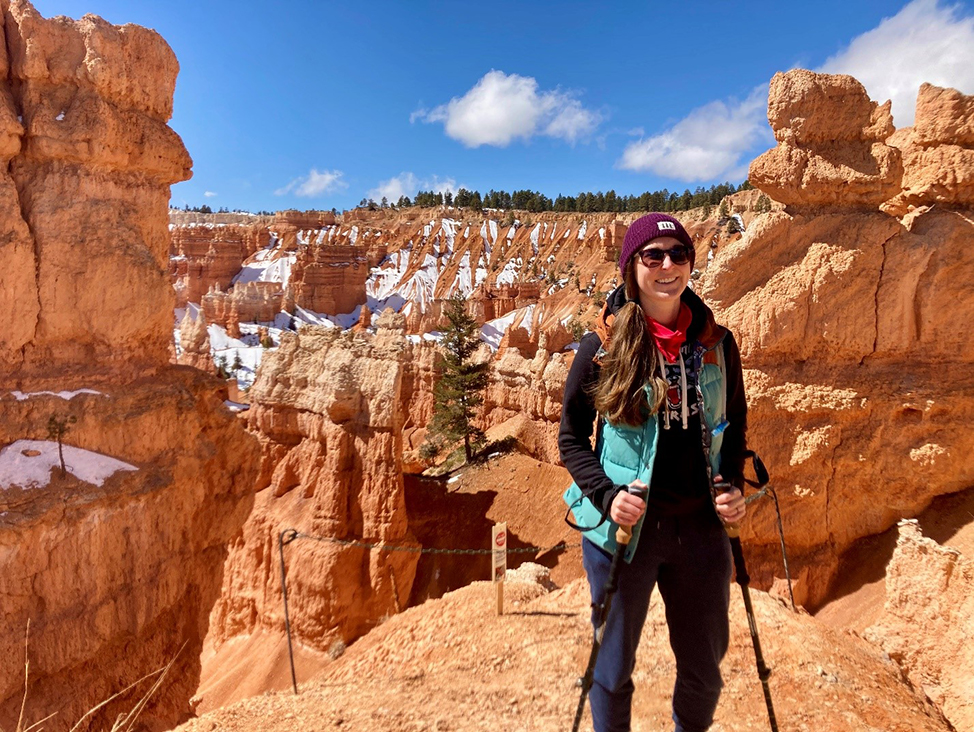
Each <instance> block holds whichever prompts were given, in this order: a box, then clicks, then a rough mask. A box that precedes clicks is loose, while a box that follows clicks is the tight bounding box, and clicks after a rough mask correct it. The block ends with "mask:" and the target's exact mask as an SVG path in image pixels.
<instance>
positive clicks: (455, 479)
mask: <svg viewBox="0 0 974 732" xmlns="http://www.w3.org/2000/svg"><path fill="white" fill-rule="evenodd" d="M458 480H460V476H459V475H454V476H453V477H452V478H450V479H449V480H448V481H447V483H456V482H457V481H458Z"/></svg>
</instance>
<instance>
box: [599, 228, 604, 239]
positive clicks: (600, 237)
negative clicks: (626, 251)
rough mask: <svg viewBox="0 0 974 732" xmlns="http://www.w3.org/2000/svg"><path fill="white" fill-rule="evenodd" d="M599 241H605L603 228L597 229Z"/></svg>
mask: <svg viewBox="0 0 974 732" xmlns="http://www.w3.org/2000/svg"><path fill="white" fill-rule="evenodd" d="M599 239H602V240H603V241H605V227H604V226H600V227H599Z"/></svg>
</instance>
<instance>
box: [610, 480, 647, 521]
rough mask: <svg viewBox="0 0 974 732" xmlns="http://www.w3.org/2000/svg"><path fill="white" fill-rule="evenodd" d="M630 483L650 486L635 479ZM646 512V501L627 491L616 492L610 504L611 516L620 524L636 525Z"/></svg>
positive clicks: (633, 485) (640, 486)
mask: <svg viewBox="0 0 974 732" xmlns="http://www.w3.org/2000/svg"><path fill="white" fill-rule="evenodd" d="M629 485H630V486H632V487H634V488H649V486H647V485H646V484H645V483H643V482H642V481H641V480H634V481H633V482H632V483H630V484H629ZM644 513H646V501H644V500H643V499H642V498H639V497H638V496H634V495H633V494H632V493H629V492H627V491H619V492H618V493H616V495H615V498H613V499H612V504H611V505H610V506H609V518H611V519H612V520H613V521H614V522H615V523H617V524H619V526H634V525H635V524H636V522H637V521H639V519H640V517H641V516H642V515H643V514H644Z"/></svg>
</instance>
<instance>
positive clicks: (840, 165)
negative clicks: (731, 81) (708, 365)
mask: <svg viewBox="0 0 974 732" xmlns="http://www.w3.org/2000/svg"><path fill="white" fill-rule="evenodd" d="M926 104H927V101H926V100H925V98H924V96H923V95H921V101H920V106H924V105H926ZM972 104H974V100H972V99H971V98H969V97H968V98H965V99H964V100H963V104H961V103H960V102H958V104H956V105H953V106H947V107H943V108H942V109H941V112H940V115H941V117H943V116H946V117H949V118H950V119H951V120H954V121H950V120H945V119H941V118H940V117H938V116H937V115H935V114H934V113H933V112H932V111H929V110H928V111H926V112H925V113H924V115H923V116H922V117H919V118H918V120H919V122H920V124H922V125H924V128H925V129H926V128H935V129H938V130H956V129H959V128H960V126H959V125H958V124H957V123H956V118H958V117H961V118H964V117H965V115H970V109H972V108H974V107H972ZM768 108H769V119H770V121H771V123H772V126H773V127H774V128H775V135H776V137H777V139H778V140H779V146H778V147H777V148H775V150H772V151H770V152H768V153H766V154H765V155H763V156H761V157H759V158H758V159H757V160H755V161H754V163H753V164H752V167H751V176H750V180H751V181H752V182H753V183H754V185H756V186H758V187H759V188H762V189H765V190H767V191H768V193H769V194H772V195H774V197H775V198H776V199H777V200H778V201H781V202H783V203H784V204H785V205H786V210H785V211H784V212H775V213H771V214H768V215H766V216H763V217H761V218H760V219H759V220H758V221H757V222H756V223H755V224H754V225H753V226H752V227H749V229H748V231H747V233H746V234H745V236H744V237H743V239H742V240H741V241H739V242H736V243H733V244H731V245H730V246H728V247H726V248H725V249H723V250H722V251H721V253H720V254H719V255H718V257H717V259H716V260H715V261H714V266H713V267H712V268H711V269H710V270H709V271H708V272H707V273H706V275H705V276H704V278H703V281H702V285H703V286H702V292H703V295H704V297H705V298H706V299H708V300H709V302H711V303H712V304H713V305H714V306H715V309H716V311H717V314H718V319H722V320H724V321H725V322H727V324H728V325H729V326H730V327H731V328H732V329H733V330H734V332H735V334H736V335H737V338H738V342H739V343H740V345H741V352H742V355H743V360H744V365H745V367H746V381H747V387H748V397H749V405H750V412H749V417H748V423H749V442H750V443H751V445H752V446H754V447H755V448H756V449H758V450H759V452H760V453H761V454H762V456H763V457H764V458H765V460H766V462H768V464H769V465H770V466H771V467H772V470H773V473H774V481H775V485H776V486H777V487H778V491H779V494H780V495H781V497H782V510H783V513H784V525H785V527H786V532H787V537H786V538H787V539H788V546H789V552H790V554H791V557H790V558H791V559H792V562H793V563H794V565H797V567H798V569H797V573H798V575H799V577H800V580H799V583H798V587H797V593H796V594H797V595H798V596H799V597H800V600H799V601H800V602H805V603H808V604H810V605H815V604H816V603H818V602H820V601H821V600H822V598H823V597H824V596H825V594H826V593H827V591H828V587H829V581H830V579H831V577H832V575H833V573H834V572H835V569H836V558H837V557H838V556H839V555H840V554H841V553H842V552H843V551H844V550H846V549H847V548H848V547H850V546H851V545H852V543H853V541H855V540H856V539H858V538H860V537H863V536H867V535H871V534H876V533H878V532H880V531H882V530H884V529H886V528H888V527H889V526H891V525H892V524H893V523H895V522H896V520H897V519H898V518H900V517H902V516H914V515H916V514H917V513H918V512H919V511H920V510H922V509H923V508H924V507H926V505H927V504H928V503H929V502H930V500H931V499H932V498H933V497H935V496H937V495H941V494H944V493H950V492H954V491H957V490H960V489H962V488H965V487H968V486H970V485H972V484H974V466H972V463H971V461H970V460H968V459H967V456H968V455H969V454H970V453H971V450H972V449H974V437H972V433H971V431H970V429H969V425H970V421H971V417H972V416H974V399H972V395H974V369H972V361H974V347H972V345H971V342H970V339H968V338H967V337H966V333H965V328H964V327H963V324H964V323H966V322H968V321H969V320H970V318H971V317H972V316H974V299H972V298H971V297H970V296H969V294H967V293H966V292H965V284H964V283H967V282H970V281H971V279H972V277H974V211H972V210H971V209H970V208H969V204H968V202H967V199H966V197H965V196H966V194H964V192H963V191H964V188H963V187H962V186H959V185H958V186H955V187H954V188H949V187H945V186H940V187H938V188H937V190H938V191H939V193H938V195H939V196H940V197H941V198H940V199H939V200H940V203H941V204H944V205H938V206H937V207H936V208H933V209H926V208H917V209H914V210H913V211H911V212H910V213H909V214H907V215H906V216H904V218H903V219H897V218H895V217H893V216H890V215H888V214H887V213H884V212H883V211H881V210H879V209H880V207H881V206H884V207H885V205H886V202H887V201H889V200H890V199H893V198H896V197H898V196H899V195H900V191H901V190H902V184H901V181H902V180H919V179H921V178H922V177H923V173H922V171H920V170H918V169H917V167H916V166H917V162H916V160H917V159H916V158H914V157H911V156H910V155H908V154H906V153H904V156H903V157H904V159H905V161H906V162H905V166H904V165H901V163H900V151H899V149H897V148H892V147H891V146H890V145H887V144H886V143H885V142H884V141H883V137H884V136H888V135H890V134H891V133H892V127H891V123H890V121H889V119H888V109H887V107H886V106H885V105H884V106H878V105H876V104H875V103H874V102H871V101H870V100H869V99H868V97H867V96H866V94H865V91H864V90H863V89H862V87H861V85H859V84H858V82H856V81H855V80H854V79H852V78H851V77H843V76H830V75H823V74H813V73H812V72H808V71H800V70H799V71H791V72H788V73H787V74H779V75H776V76H775V78H774V80H773V81H772V84H771V96H770V100H769V107H768ZM932 119H938V120H939V122H936V123H934V122H933V121H932ZM938 134H940V135H941V136H943V135H945V134H946V132H940V133H938ZM938 139H939V138H938ZM937 175H938V180H941V181H947V180H960V179H962V178H963V176H964V175H966V173H964V172H963V171H960V170H954V171H943V170H938V171H937ZM843 181H845V182H848V183H849V184H848V185H846V184H845V183H844V182H843ZM911 185H912V186H913V187H914V188H916V187H917V186H920V184H918V183H914V184H911ZM920 187H921V188H922V186H920ZM912 189H913V188H911V190H912ZM911 195H912V194H911ZM948 202H950V203H951V207H949V208H948V207H947V206H946V205H945V204H947V203H948ZM745 539H746V540H747V541H748V542H749V545H751V546H752V547H754V551H755V552H757V553H759V554H761V555H762V560H761V562H760V563H761V565H762V567H763V568H764V569H763V571H759V572H758V573H757V574H758V578H759V581H760V582H762V583H767V582H770V576H769V571H770V568H771V567H773V566H774V564H773V562H774V560H773V556H774V554H775V552H776V548H775V543H776V538H775V527H774V523H773V513H772V511H771V510H770V506H767V505H766V506H762V505H760V504H755V505H754V506H753V509H752V516H751V517H750V518H749V519H748V522H747V524H746V533H745ZM762 545H763V550H762V548H761V546H762ZM794 565H793V572H794V571H795V567H794ZM775 572H776V573H777V575H778V576H782V572H781V570H780V569H779V570H775Z"/></svg>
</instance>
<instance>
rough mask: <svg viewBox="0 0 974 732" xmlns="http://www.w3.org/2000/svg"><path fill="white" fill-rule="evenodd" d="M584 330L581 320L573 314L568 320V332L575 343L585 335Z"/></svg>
mask: <svg viewBox="0 0 974 732" xmlns="http://www.w3.org/2000/svg"><path fill="white" fill-rule="evenodd" d="M585 331H586V328H585V325H584V324H583V323H582V321H581V320H579V319H578V318H576V317H575V316H574V315H573V316H572V319H571V320H569V321H568V332H569V333H571V334H572V340H574V341H575V342H576V343H577V342H578V341H580V340H582V336H584V335H585Z"/></svg>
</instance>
